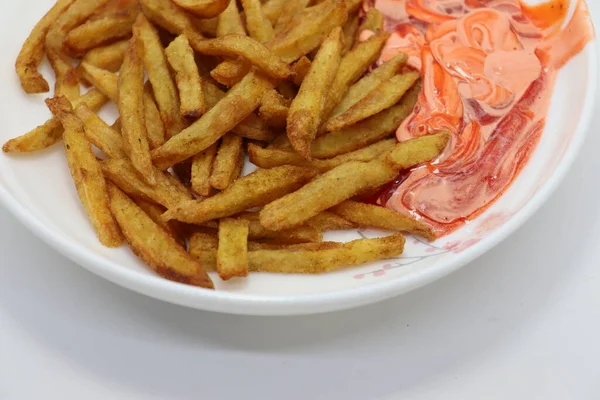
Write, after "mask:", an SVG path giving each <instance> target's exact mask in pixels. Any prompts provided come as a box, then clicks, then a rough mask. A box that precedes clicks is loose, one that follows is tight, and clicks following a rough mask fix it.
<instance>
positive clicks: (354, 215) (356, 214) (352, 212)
mask: <svg viewBox="0 0 600 400" xmlns="http://www.w3.org/2000/svg"><path fill="white" fill-rule="evenodd" d="M331 211H333V212H334V213H336V214H337V215H339V216H341V217H343V218H345V219H347V220H348V221H351V222H353V223H355V224H356V225H358V226H360V227H364V228H379V229H390V230H394V231H402V232H410V233H414V234H416V235H419V236H423V237H424V238H425V239H427V240H434V239H435V235H434V234H433V232H432V230H431V228H429V227H427V226H425V225H424V224H422V223H421V222H419V221H417V220H415V219H413V218H411V217H409V216H406V215H402V214H400V213H398V212H396V211H392V210H390V209H389V208H385V207H380V206H375V205H371V204H364V203H358V202H356V201H351V200H346V201H344V202H342V203H340V204H338V205H337V206H334V207H333V208H332V209H331Z"/></svg>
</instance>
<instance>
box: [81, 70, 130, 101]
mask: <svg viewBox="0 0 600 400" xmlns="http://www.w3.org/2000/svg"><path fill="white" fill-rule="evenodd" d="M121 65H123V64H121ZM79 72H80V74H81V77H82V78H83V79H85V80H86V81H88V82H89V83H90V84H92V85H94V87H95V88H96V89H98V90H100V91H101V92H102V94H104V95H105V96H106V97H108V98H109V99H110V100H111V101H112V102H114V103H118V101H119V77H118V76H117V75H116V74H113V73H112V72H110V71H107V70H105V69H101V68H98V67H96V66H94V65H91V64H88V63H86V62H82V63H81V64H80V65H79Z"/></svg>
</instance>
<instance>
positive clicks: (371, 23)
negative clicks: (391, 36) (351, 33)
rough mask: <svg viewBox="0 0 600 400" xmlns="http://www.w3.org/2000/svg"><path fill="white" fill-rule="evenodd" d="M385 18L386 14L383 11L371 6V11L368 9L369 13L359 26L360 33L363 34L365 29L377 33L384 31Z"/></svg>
mask: <svg viewBox="0 0 600 400" xmlns="http://www.w3.org/2000/svg"><path fill="white" fill-rule="evenodd" d="M383 20H384V16H383V14H382V13H381V11H379V10H378V9H377V8H375V7H371V8H369V11H367V15H365V18H364V20H363V22H362V23H361V24H360V27H359V28H358V35H362V34H363V32H365V31H368V32H370V33H375V34H377V33H379V32H382V31H383Z"/></svg>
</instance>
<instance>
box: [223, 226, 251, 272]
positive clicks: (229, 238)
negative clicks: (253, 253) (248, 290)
mask: <svg viewBox="0 0 600 400" xmlns="http://www.w3.org/2000/svg"><path fill="white" fill-rule="evenodd" d="M217 272H218V273H219V276H220V277H221V279H223V280H224V281H227V280H229V279H231V278H234V277H242V278H243V277H245V276H248V221H246V220H244V219H236V218H224V219H222V220H221V221H220V222H219V247H218V249H217Z"/></svg>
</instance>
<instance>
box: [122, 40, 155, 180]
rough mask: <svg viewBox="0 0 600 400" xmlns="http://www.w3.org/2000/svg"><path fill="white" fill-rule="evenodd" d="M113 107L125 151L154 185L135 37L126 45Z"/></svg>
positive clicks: (142, 69)
mask: <svg viewBox="0 0 600 400" xmlns="http://www.w3.org/2000/svg"><path fill="white" fill-rule="evenodd" d="M117 104H118V107H119V113H120V114H121V133H122V134H123V139H124V142H125V150H126V151H127V154H128V155H129V158H130V159H131V163H132V164H133V166H134V167H135V169H136V170H137V171H138V172H139V173H140V174H141V175H142V177H143V178H144V179H145V180H146V181H147V182H148V183H149V184H150V185H154V184H155V183H156V177H155V175H156V174H155V171H154V167H153V165H152V159H151V157H150V146H149V145H148V132H147V130H146V117H145V113H144V66H143V64H142V59H141V58H140V44H139V43H138V42H137V40H136V38H135V37H134V38H132V39H131V41H130V42H129V48H128V49H127V53H126V54H125V60H124V61H123V66H122V67H121V73H120V74H119V98H118V103H117Z"/></svg>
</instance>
